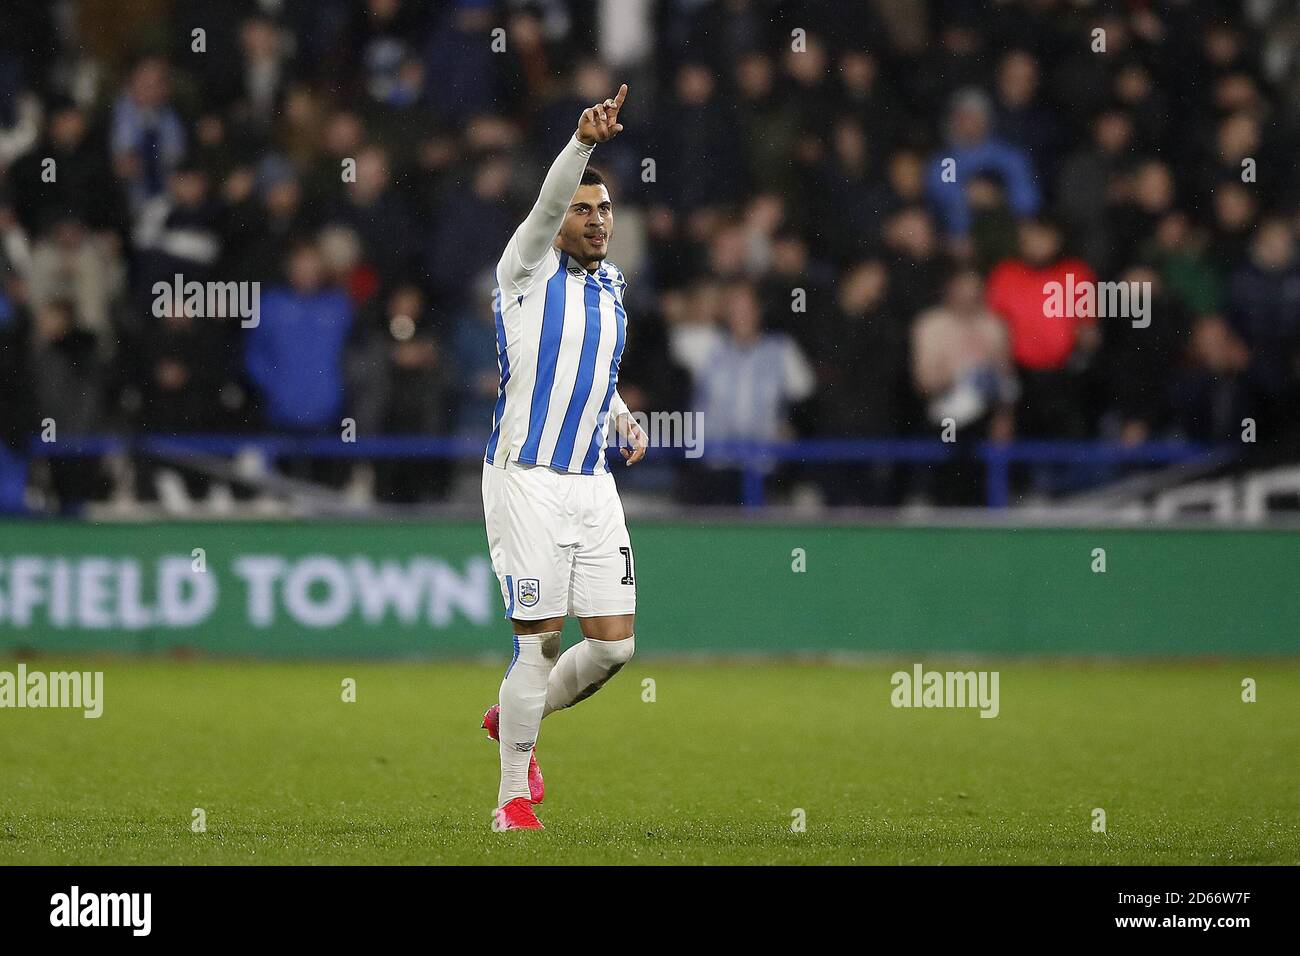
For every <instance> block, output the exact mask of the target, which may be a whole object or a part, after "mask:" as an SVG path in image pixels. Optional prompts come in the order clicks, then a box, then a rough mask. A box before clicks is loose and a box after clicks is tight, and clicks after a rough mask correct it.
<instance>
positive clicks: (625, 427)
mask: <svg viewBox="0 0 1300 956" xmlns="http://www.w3.org/2000/svg"><path fill="white" fill-rule="evenodd" d="M615 425H616V427H617V428H618V433H619V434H620V435H622V436H623V437H624V438H625V439H627V441H628V442H630V443H631V445H632V447H631V448H619V451H621V452H622V453H623V457H624V458H625V459H626V460H627V463H628V464H629V465H635V464H636V463H637V462H638V461H640V460H641V459H642V458H644V457H645V452H646V449H647V448H649V447H650V440H649V439H648V438H646V435H645V432H644V431H642V430H641V426H640V425H638V424H637V423H636V419H635V418H633V417H632V416H631V415H628V414H627V413H626V412H625V413H624V414H622V415H620V416H618V420H617V422H615Z"/></svg>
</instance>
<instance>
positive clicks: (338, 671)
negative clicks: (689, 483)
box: [0, 658, 1300, 864]
mask: <svg viewBox="0 0 1300 956" xmlns="http://www.w3.org/2000/svg"><path fill="white" fill-rule="evenodd" d="M73 667H82V668H85V667H89V668H91V669H102V670H104V672H105V678H104V684H105V687H104V696H105V710H104V715H103V716H102V717H101V718H99V719H98V720H87V719H84V718H83V717H82V716H81V714H80V712H74V711H57V710H8V709H6V710H0V777H2V778H3V781H4V788H3V789H4V799H3V801H0V863H4V864H24V863H32V864H35V863H57V864H131V863H135V864H159V863H162V864H236V863H289V864H301V863H360V864H372V863H718V864H722V863H884V864H893V863H921V864H941V863H942V864H974V863H1084V864H1117V863H1129V864H1134V863H1149V864H1190V863H1198V864H1227V863H1237V864H1242V863H1291V864H1294V863H1298V862H1300V761H1298V760H1297V759H1296V755H1297V754H1300V663H1295V662H1260V661H1251V662H1233V661H1224V662H1214V663H1200V662H1187V663H1160V664H1150V663H1122V662H1117V663H1099V664H1088V663H1059V664H1053V663H1020V662H1018V663H1010V662H984V663H981V664H977V665H956V666H954V667H953V668H952V669H961V670H966V669H970V668H971V667H981V668H993V669H997V670H998V671H1000V673H1001V686H1000V691H1001V714H1000V716H998V717H997V718H996V719H992V720H989V719H981V718H979V717H978V715H977V713H976V712H975V711H973V710H966V711H960V710H908V709H895V708H893V707H891V706H890V702H889V697H890V690H891V687H890V683H889V678H890V675H891V674H892V673H893V672H894V671H895V670H899V669H906V670H910V667H911V662H910V661H899V662H897V663H896V664H886V663H872V664H846V665H830V664H797V663H753V664H750V663H736V664H730V665H702V664H701V665H697V664H689V663H670V662H667V661H664V662H660V661H655V660H653V659H648V658H647V659H637V660H634V661H633V663H632V664H631V665H629V666H628V667H627V668H625V669H624V671H623V672H622V673H621V674H620V675H619V676H618V677H617V678H616V679H615V680H614V681H612V682H611V683H610V684H609V685H608V686H607V687H606V688H605V689H604V690H603V691H602V692H601V693H600V694H598V695H596V696H595V697H593V698H592V699H590V700H588V701H586V702H584V703H583V704H581V705H580V706H579V707H577V708H575V709H574V710H572V711H568V712H562V713H560V714H557V715H555V716H554V717H552V718H549V719H548V720H547V721H546V723H545V725H544V727H543V731H542V735H541V748H540V751H539V755H540V758H541V762H542V769H543V771H544V772H545V773H546V779H547V783H548V795H547V801H546V804H545V806H544V807H543V808H542V810H541V816H542V819H543V821H544V822H545V823H546V825H547V830H546V831H545V832H544V833H509V834H500V833H492V832H491V831H490V829H489V821H490V812H491V807H492V805H493V803H494V798H495V795H496V776H497V771H496V751H495V748H494V746H493V745H491V744H489V743H488V741H487V740H486V737H485V735H484V732H483V731H481V730H479V729H478V724H479V717H480V715H481V713H482V711H483V709H484V708H485V707H486V705H487V704H488V703H489V702H490V701H491V700H492V699H494V697H495V695H496V689H497V684H498V682H499V680H500V674H501V668H500V667H488V666H479V665H472V664H426V663H421V664H407V663H402V664H387V663H385V664H374V663H368V664H360V663H229V662H214V661H188V662H186V661H167V660H129V659H111V660H98V661H93V662H89V663H88V662H85V661H71V660H57V661H55V660H48V659H39V660H35V661H29V662H28V668H29V670H32V669H37V670H46V671H48V670H61V669H65V668H73ZM14 668H15V665H14V663H13V662H0V670H9V671H13V670H14ZM927 668H932V669H949V667H948V666H946V665H945V664H944V663H942V662H939V661H931V662H927ZM347 677H351V678H355V680H356V681H357V701H356V702H355V703H343V702H342V701H341V699H340V697H341V692H340V686H341V682H342V680H343V679H344V678H347ZM1243 677H1253V678H1255V679H1256V680H1257V681H1258V686H1259V701H1258V702H1257V703H1252V704H1246V703H1243V702H1242V701H1241V697H1240V694H1241V690H1240V684H1241V680H1242V678H1243ZM645 678H653V679H654V681H655V696H656V700H655V701H654V702H653V703H647V702H643V700H642V695H643V687H642V681H643V680H644V679H645ZM195 807H201V808H203V809H204V811H205V812H206V817H207V832H205V833H194V832H191V828H190V822H191V811H192V809H193V808H195ZM1096 807H1100V808H1103V809H1104V810H1105V812H1106V815H1107V821H1106V822H1107V832H1105V833H1095V832H1093V830H1092V828H1091V822H1092V816H1091V814H1092V811H1093V808H1096ZM796 809H802V810H803V811H804V812H805V814H806V820H807V829H806V832H802V833H797V832H792V831H791V821H792V819H793V816H792V814H793V813H794V811H795V810H796Z"/></svg>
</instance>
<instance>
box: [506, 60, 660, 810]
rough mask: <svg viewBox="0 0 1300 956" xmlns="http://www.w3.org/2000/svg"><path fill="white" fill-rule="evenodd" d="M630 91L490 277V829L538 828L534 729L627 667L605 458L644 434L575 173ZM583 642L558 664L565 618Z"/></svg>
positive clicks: (640, 450)
mask: <svg viewBox="0 0 1300 956" xmlns="http://www.w3.org/2000/svg"><path fill="white" fill-rule="evenodd" d="M626 96H627V85H626V84H624V85H623V86H621V87H620V88H619V91H618V93H617V95H616V96H615V97H614V98H613V99H607V100H605V101H604V102H603V103H598V104H596V105H595V106H592V107H590V108H589V109H586V110H584V111H583V113H582V116H581V118H580V119H579V120H578V128H577V131H576V132H575V133H574V135H573V137H572V139H570V140H569V143H568V145H567V146H565V147H564V150H563V151H562V152H561V153H560V155H559V156H557V157H556V159H555V162H554V163H552V165H551V168H550V170H549V171H548V172H547V174H546V179H545V181H544V182H543V183H542V189H541V195H539V196H538V198H537V203H536V204H535V205H534V206H533V208H532V211H530V212H529V213H528V217H527V218H526V219H524V221H523V222H522V223H521V224H520V226H519V228H518V229H517V230H516V231H515V233H514V235H513V236H512V237H511V239H510V241H509V243H507V244H506V248H505V252H504V253H503V254H502V256H501V259H500V261H499V262H498V263H497V268H496V280H497V289H496V293H495V297H494V306H493V309H494V312H495V319H496V340H497V363H498V366H499V369H500V373H501V384H500V386H499V388H498V391H497V403H496V408H495V409H494V411H493V416H492V435H491V437H490V438H489V439H488V444H487V452H486V454H485V456H484V462H483V517H484V521H485V523H486V525H487V537H488V548H489V550H490V552H491V555H492V567H493V570H494V571H495V572H496V575H497V578H498V580H499V581H500V583H501V597H502V600H503V601H504V603H505V608H506V617H507V618H509V620H510V622H511V625H512V627H513V630H514V655H513V657H511V659H510V665H509V666H508V667H507V669H506V674H505V678H504V679H503V680H502V681H501V690H500V694H499V697H498V702H497V703H496V704H494V705H493V706H492V707H490V708H489V709H488V711H487V713H486V714H485V715H484V717H483V726H484V727H486V728H487V731H488V735H489V736H490V737H491V738H492V739H494V740H497V741H498V742H499V750H500V755H501V786H500V789H499V790H498V792H497V810H496V816H495V823H494V827H495V828H496V829H499V830H540V829H542V824H541V822H540V821H539V820H538V819H537V815H536V813H535V811H534V809H533V807H534V805H535V804H539V803H541V802H542V796H543V783H542V773H541V770H540V769H539V768H538V766H537V755H536V745H537V734H538V731H539V729H540V728H541V725H542V720H543V718H545V717H547V716H549V715H551V714H553V713H555V712H556V711H557V710H563V709H565V708H566V707H572V706H573V705H574V704H576V703H578V702H579V701H582V700H586V699H587V698H588V697H590V696H591V695H592V694H594V693H595V692H596V691H598V690H599V689H600V688H601V687H602V686H603V685H604V684H605V682H606V681H608V680H609V679H610V678H611V677H613V676H614V675H615V674H616V673H618V671H619V669H620V668H622V667H623V665H625V664H626V663H627V662H628V660H629V659H630V658H631V657H632V650H633V647H634V646H635V638H634V637H633V623H634V621H635V615H636V581H635V577H634V574H635V564H634V562H633V560H632V545H631V541H630V540H629V538H628V533H627V527H626V525H625V523H624V519H623V505H622V503H621V502H620V501H619V497H618V490H617V488H616V487H615V485H614V476H613V474H611V472H610V466H609V462H608V461H607V459H606V456H605V448H606V445H607V444H608V443H609V439H610V429H611V427H613V428H614V430H615V434H616V435H617V436H618V437H620V438H621V439H622V441H620V442H619V443H618V444H619V447H620V451H621V453H622V455H623V457H624V458H625V459H626V461H627V463H628V464H629V465H631V464H635V463H636V462H638V461H640V460H641V458H643V457H644V456H645V451H646V438H645V434H644V433H643V432H642V431H641V429H640V428H639V427H638V426H637V425H636V423H635V421H633V419H632V417H631V415H630V414H629V412H628V408H627V405H626V404H625V403H624V402H623V400H622V398H621V397H620V396H619V394H618V368H619V362H620V361H621V360H622V357H623V346H624V343H625V342H626V340H627V313H626V312H624V310H623V290H624V288H625V286H626V282H625V281H624V279H623V273H622V272H621V271H619V269H618V267H617V266H615V265H614V264H613V263H612V262H609V261H608V260H607V259H606V258H605V257H606V254H607V251H608V249H609V243H610V240H611V239H612V238H613V235H614V207H613V204H612V203H611V202H610V198H609V190H608V189H607V188H606V187H605V181H604V179H603V178H602V177H601V176H600V174H599V173H597V172H596V171H594V170H592V169H588V168H587V162H588V160H589V159H590V158H591V154H592V151H593V150H594V149H595V147H596V144H597V143H604V142H607V141H609V140H611V139H613V138H614V137H615V136H617V135H618V134H619V133H620V132H622V130H623V125H622V123H620V122H619V113H620V111H621V110H622V108H623V100H624V98H625V97H626ZM569 615H573V616H576V617H577V618H578V623H579V625H580V627H581V629H582V636H583V640H581V641H579V642H578V643H577V644H575V645H574V646H573V647H571V648H569V649H568V650H567V651H565V652H564V653H563V654H561V653H560V650H561V639H560V632H561V630H562V628H563V627H564V619H565V618H566V617H567V616H569Z"/></svg>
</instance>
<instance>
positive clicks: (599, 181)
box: [578, 166, 605, 186]
mask: <svg viewBox="0 0 1300 956" xmlns="http://www.w3.org/2000/svg"><path fill="white" fill-rule="evenodd" d="M578 185H579V186H604V185H605V177H604V176H602V175H601V173H600V170H599V169H592V168H591V167H590V166H588V167H587V168H586V169H584V170H583V171H582V181H581V182H579V183H578Z"/></svg>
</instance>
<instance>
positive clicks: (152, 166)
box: [109, 56, 185, 212]
mask: <svg viewBox="0 0 1300 956" xmlns="http://www.w3.org/2000/svg"><path fill="white" fill-rule="evenodd" d="M170 100H171V74H170V70H169V68H168V66H167V63H166V61H165V60H163V59H162V58H161V57H156V56H149V57H145V58H144V59H142V60H140V61H139V62H138V63H137V64H136V65H135V67H134V69H133V70H132V71H131V77H130V80H129V81H128V83H127V87H126V90H125V92H123V93H122V95H121V96H119V97H118V98H117V101H116V102H115V103H114V104H113V116H112V127H111V129H110V131H109V144H110V147H111V149H112V155H113V169H114V172H115V173H116V175H117V178H118V179H119V180H120V181H121V182H122V185H123V187H124V188H125V190H126V197H127V200H128V202H129V203H130V206H131V210H132V211H133V212H138V211H139V210H140V208H141V207H143V206H144V204H145V202H146V201H148V200H150V199H152V198H153V197H154V196H156V195H158V194H159V193H161V192H162V191H163V190H164V189H165V188H166V185H167V176H168V174H170V173H171V171H172V170H173V169H175V168H176V166H177V165H178V164H179V163H180V161H181V160H182V159H183V158H184V156H185V128H184V126H183V124H182V123H181V119H180V116H179V115H178V114H177V112H176V111H175V110H174V109H173V108H172V106H171V102H170Z"/></svg>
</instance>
